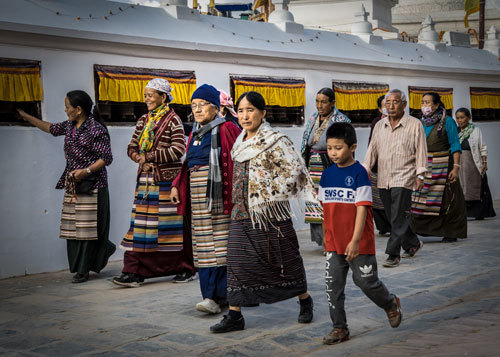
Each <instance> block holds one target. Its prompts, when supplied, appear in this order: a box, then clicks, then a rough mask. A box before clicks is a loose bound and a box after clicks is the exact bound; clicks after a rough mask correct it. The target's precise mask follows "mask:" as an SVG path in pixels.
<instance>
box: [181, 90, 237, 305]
mask: <svg viewBox="0 0 500 357" xmlns="http://www.w3.org/2000/svg"><path fill="white" fill-rule="evenodd" d="M219 107H220V98H219V91H218V90H217V89H215V88H214V87H213V86H211V85H207V84H203V85H202V86H200V87H198V89H196V90H195V91H194V93H193V94H192V96H191V109H192V111H193V114H194V120H195V124H194V126H193V131H192V133H191V135H190V136H189V139H188V143H187V152H186V159H185V160H184V163H183V166H182V170H181V172H180V174H179V175H178V176H177V178H176V179H175V180H174V182H173V185H172V186H173V187H172V200H173V201H174V202H175V203H177V204H178V212H179V214H182V215H184V216H187V217H190V218H191V227H192V237H193V238H192V240H193V257H194V264H195V266H196V268H198V276H199V278H200V288H201V294H202V297H203V300H202V301H201V302H199V303H198V304H196V309H197V310H198V311H202V312H206V313H209V314H217V313H219V312H221V307H224V306H225V305H226V286H227V281H226V280H227V268H226V259H227V239H228V234H229V222H230V220H231V217H230V213H231V209H232V207H233V204H232V202H231V197H232V196H231V194H232V188H231V183H232V178H233V161H232V160H231V148H232V147H233V143H234V141H235V140H236V138H237V137H238V135H239V133H240V131H241V130H240V129H239V128H238V127H237V126H236V125H234V124H233V123H232V122H230V121H226V119H224V118H222V117H221V116H220V115H219Z"/></svg>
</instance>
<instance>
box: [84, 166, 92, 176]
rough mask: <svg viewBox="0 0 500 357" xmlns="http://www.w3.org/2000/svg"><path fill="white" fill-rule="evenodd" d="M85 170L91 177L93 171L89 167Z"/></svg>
mask: <svg viewBox="0 0 500 357" xmlns="http://www.w3.org/2000/svg"><path fill="white" fill-rule="evenodd" d="M85 170H86V171H87V173H88V174H89V175H90V174H91V173H92V171H91V170H90V167H87V168H86V169H85Z"/></svg>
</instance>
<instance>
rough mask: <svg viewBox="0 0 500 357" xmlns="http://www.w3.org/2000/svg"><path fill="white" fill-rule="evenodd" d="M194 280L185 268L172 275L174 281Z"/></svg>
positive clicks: (185, 281)
mask: <svg viewBox="0 0 500 357" xmlns="http://www.w3.org/2000/svg"><path fill="white" fill-rule="evenodd" d="M193 280H194V275H193V274H191V272H190V271H188V270H185V271H183V272H182V273H177V275H176V276H174V280H173V282H174V283H188V282H190V281H193Z"/></svg>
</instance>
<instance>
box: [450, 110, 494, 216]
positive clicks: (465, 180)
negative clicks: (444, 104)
mask: <svg viewBox="0 0 500 357" xmlns="http://www.w3.org/2000/svg"><path fill="white" fill-rule="evenodd" d="M455 118H456V120H457V123H458V128H459V130H460V131H459V132H458V138H459V139H460V145H461V147H462V155H461V156H460V171H459V177H460V184H461V185H462V190H463V191H464V196H465V204H466V207H467V217H475V218H476V220H482V219H484V218H485V217H495V216H496V213H495V209H494V208H493V200H492V198H491V193H490V188H489V187H488V179H487V178H486V170H488V165H487V157H488V149H487V147H486V143H485V142H484V140H483V134H482V133H481V129H479V128H478V127H477V126H476V125H474V124H473V123H472V122H471V114H470V111H469V109H467V108H460V109H458V110H457V111H456V112H455Z"/></svg>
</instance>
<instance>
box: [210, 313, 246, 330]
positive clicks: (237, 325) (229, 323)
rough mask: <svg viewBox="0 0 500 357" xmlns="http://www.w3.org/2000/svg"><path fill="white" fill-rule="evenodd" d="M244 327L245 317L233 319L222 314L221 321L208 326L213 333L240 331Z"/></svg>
mask: <svg viewBox="0 0 500 357" xmlns="http://www.w3.org/2000/svg"><path fill="white" fill-rule="evenodd" d="M244 328H245V319H244V318H243V316H241V317H240V318H239V319H237V320H235V319H233V318H232V317H231V316H229V315H224V317H223V319H222V321H221V322H219V323H218V324H215V325H213V326H210V331H212V332H213V333H225V332H231V331H241V330H243V329H244Z"/></svg>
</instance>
